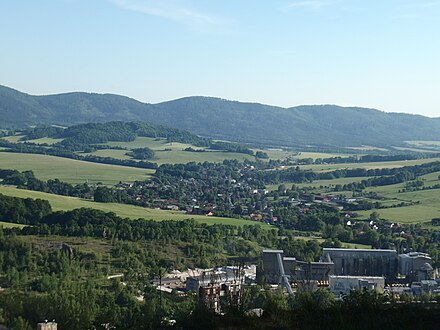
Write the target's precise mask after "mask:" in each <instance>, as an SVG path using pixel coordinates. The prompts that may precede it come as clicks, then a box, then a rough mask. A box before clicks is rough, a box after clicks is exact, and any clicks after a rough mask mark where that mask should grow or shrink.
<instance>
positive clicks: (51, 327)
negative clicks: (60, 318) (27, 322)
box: [37, 321, 58, 330]
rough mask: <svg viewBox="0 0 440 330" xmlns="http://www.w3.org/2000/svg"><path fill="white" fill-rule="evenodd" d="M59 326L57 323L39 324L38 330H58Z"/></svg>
mask: <svg viewBox="0 0 440 330" xmlns="http://www.w3.org/2000/svg"><path fill="white" fill-rule="evenodd" d="M57 329H58V324H57V323H56V322H55V321H52V322H47V321H46V322H42V323H38V324H37V330H57Z"/></svg>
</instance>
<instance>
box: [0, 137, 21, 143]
mask: <svg viewBox="0 0 440 330" xmlns="http://www.w3.org/2000/svg"><path fill="white" fill-rule="evenodd" d="M22 137H24V135H11V136H5V137H3V138H2V139H3V140H6V141H9V142H12V143H17V142H20V139H21V138H22Z"/></svg>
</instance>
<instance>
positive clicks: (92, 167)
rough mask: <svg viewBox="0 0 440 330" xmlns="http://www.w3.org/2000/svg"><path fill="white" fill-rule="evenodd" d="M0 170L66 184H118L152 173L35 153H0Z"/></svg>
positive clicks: (139, 178) (142, 178)
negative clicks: (10, 170)
mask: <svg viewBox="0 0 440 330" xmlns="http://www.w3.org/2000/svg"><path fill="white" fill-rule="evenodd" d="M0 168H2V169H16V170H19V171H25V170H32V171H34V173H35V175H36V177H37V178H39V179H42V180H48V179H55V178H57V179H60V180H61V181H66V182H69V183H82V182H85V181H88V182H91V183H96V182H102V183H103V184H109V185H110V184H116V183H118V182H119V181H125V182H133V181H135V180H145V179H147V178H148V177H149V175H151V174H153V173H154V170H149V169H141V168H134V167H126V166H117V165H107V164H98V163H91V162H84V161H79V160H73V159H68V158H61V157H53V156H46V155H36V154H20V153H10V152H0Z"/></svg>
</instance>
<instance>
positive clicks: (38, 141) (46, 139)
mask: <svg viewBox="0 0 440 330" xmlns="http://www.w3.org/2000/svg"><path fill="white" fill-rule="evenodd" d="M63 140H64V139H53V138H49V137H44V138H40V139H34V140H27V141H26V142H31V143H35V144H43V143H45V144H48V145H52V144H55V143H58V142H61V141H63Z"/></svg>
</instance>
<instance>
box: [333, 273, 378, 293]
mask: <svg viewBox="0 0 440 330" xmlns="http://www.w3.org/2000/svg"><path fill="white" fill-rule="evenodd" d="M364 288H365V289H367V290H369V291H372V290H376V291H378V292H380V293H382V292H383V291H384V288H385V278H384V277H383V276H337V275H330V276H329V289H330V291H331V292H333V294H334V295H335V296H340V295H346V294H348V293H350V291H351V290H358V289H364Z"/></svg>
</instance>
